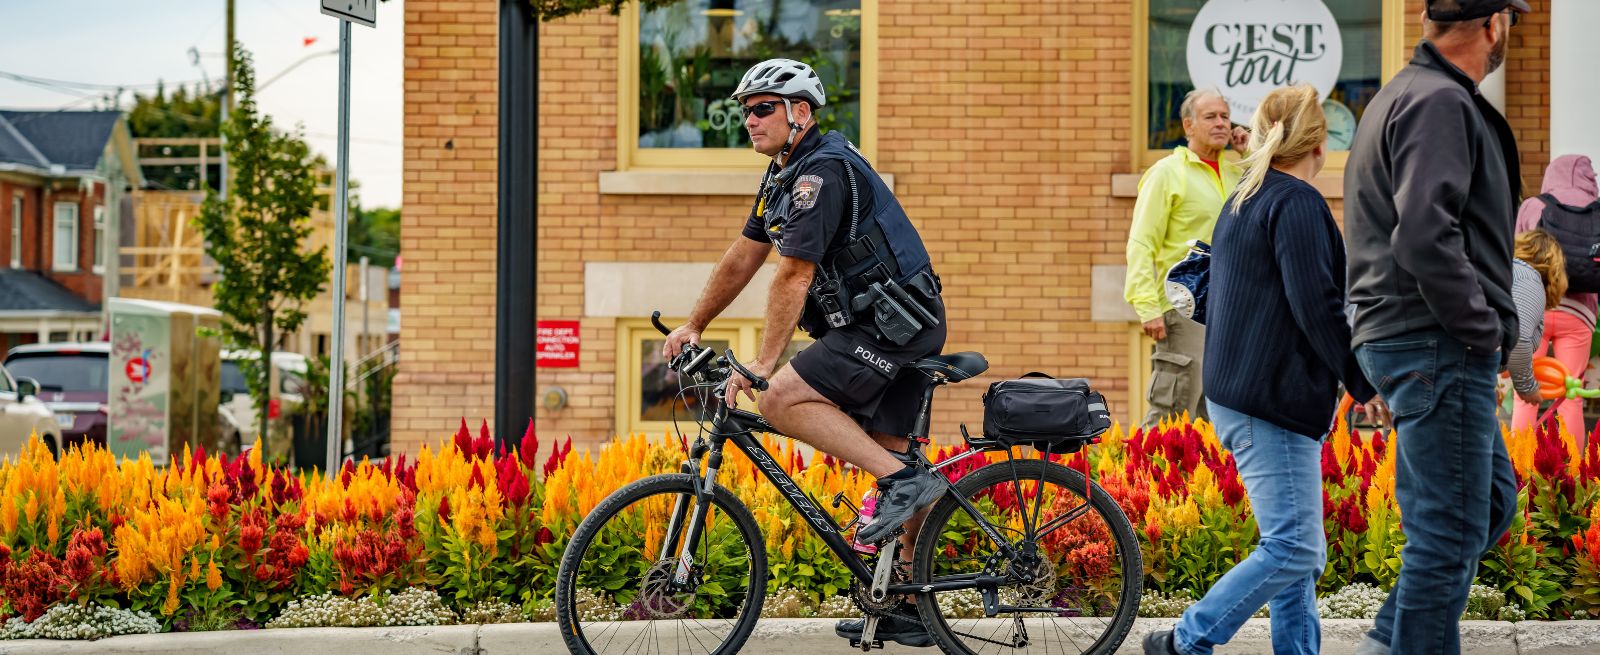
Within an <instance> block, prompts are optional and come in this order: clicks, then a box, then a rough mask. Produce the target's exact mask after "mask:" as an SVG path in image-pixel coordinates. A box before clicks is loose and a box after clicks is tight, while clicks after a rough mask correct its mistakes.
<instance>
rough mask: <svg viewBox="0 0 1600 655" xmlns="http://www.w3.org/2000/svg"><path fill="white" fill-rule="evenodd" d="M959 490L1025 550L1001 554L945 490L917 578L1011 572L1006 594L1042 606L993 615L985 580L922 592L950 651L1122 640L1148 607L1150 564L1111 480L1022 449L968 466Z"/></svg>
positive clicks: (1107, 646)
mask: <svg viewBox="0 0 1600 655" xmlns="http://www.w3.org/2000/svg"><path fill="white" fill-rule="evenodd" d="M1091 489H1092V491H1091ZM956 491H957V492H958V493H960V494H961V496H962V497H963V498H966V499H967V500H968V501H969V502H971V503H972V504H973V506H975V507H976V508H977V509H978V511H979V513H980V514H981V515H982V516H983V518H984V519H986V520H987V521H988V522H989V523H991V524H992V525H994V526H995V527H996V528H997V529H998V530H999V532H1000V534H1001V536H1002V537H1003V538H1004V539H1006V540H1007V541H1009V542H1010V543H1011V545H1012V547H1013V548H1015V549H1017V550H1018V551H1019V552H1020V553H1023V554H1024V556H1023V557H1022V558H1018V559H1012V558H1007V557H1006V556H1005V555H1003V554H1002V552H1001V550H1000V549H999V547H998V545H997V544H996V543H994V541H993V540H991V539H990V538H989V537H988V536H987V535H986V534H985V533H984V532H983V531H982V530H981V529H980V528H979V526H978V523H977V522H976V521H975V520H974V519H973V517H972V515H971V514H969V513H968V512H967V511H966V510H964V509H963V508H962V507H961V505H960V504H959V503H957V502H956V500H955V498H953V497H950V496H946V497H945V498H943V499H941V500H940V501H939V502H938V503H937V504H935V505H934V508H933V510H932V512H930V513H929V515H928V518H927V522H926V523H925V524H924V526H923V528H922V531H921V533H920V534H919V535H918V537H917V550H916V558H915V564H914V567H915V571H914V575H913V580H914V582H916V583H919V584H920V583H924V582H938V581H941V580H958V579H963V578H971V577H974V576H978V575H990V576H1003V577H1005V578H1006V579H1007V583H1005V584H1003V585H1000V586H999V588H998V592H997V594H996V595H997V601H998V603H997V605H1000V606H1010V607H1016V608H1030V609H1033V610H1034V611H1028V612H1022V611H1002V612H1000V613H998V614H996V615H995V616H993V617H988V616H986V613H985V610H984V603H983V599H982V595H981V594H980V592H978V591H976V590H959V591H945V592H935V593H926V594H922V595H921V597H920V598H919V599H918V602H917V606H918V611H919V613H920V614H921V616H922V620H923V623H924V624H926V625H927V626H928V629H929V632H931V633H932V634H933V635H934V638H935V639H937V640H938V641H939V645H940V647H941V648H942V649H943V650H944V651H945V652H946V653H950V654H952V655H975V654H977V653H1058V652H1060V653H1095V654H1100V653H1111V652H1113V651H1115V650H1116V649H1117V646H1118V645H1120V644H1121V643H1122V640H1123V639H1124V638H1126V637H1127V634H1128V630H1129V628H1131V627H1132V626H1133V620H1134V617H1135V616H1136V615H1137V614H1138V610H1139V593H1140V588H1141V586H1142V584H1143V577H1144V568H1143V566H1144V565H1143V561H1142V558H1141V556H1140V554H1139V542H1138V540H1137V538H1135V536H1134V534H1133V528H1132V526H1130V525H1129V524H1128V519H1127V517H1126V516H1125V515H1123V513H1122V509H1121V508H1120V507H1119V506H1118V505H1117V503H1116V501H1114V500H1113V499H1112V498H1111V496H1110V495H1109V494H1107V493H1106V492H1105V490H1104V489H1101V488H1100V486H1099V485H1093V486H1092V487H1091V486H1090V485H1089V484H1088V481H1087V480H1086V479H1085V478H1084V476H1083V474H1082V473H1079V472H1078V471H1076V470H1073V469H1070V468H1067V467H1065V466H1061V465H1059V464H1053V463H1047V462H1044V461H1041V460H1036V459H1016V460H1012V461H1009V462H998V463H995V464H991V465H989V466H986V467H983V468H981V469H978V470H977V471H974V472H972V473H970V474H968V475H967V476H966V477H963V478H962V479H961V480H960V481H958V482H957V483H956ZM1028 553H1033V554H1034V556H1033V557H1032V558H1031V559H1029V557H1028V556H1027V554H1028Z"/></svg>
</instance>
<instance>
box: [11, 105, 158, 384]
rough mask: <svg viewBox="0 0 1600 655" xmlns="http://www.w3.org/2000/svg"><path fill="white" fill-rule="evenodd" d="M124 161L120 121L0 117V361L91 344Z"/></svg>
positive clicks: (112, 269)
mask: <svg viewBox="0 0 1600 655" xmlns="http://www.w3.org/2000/svg"><path fill="white" fill-rule="evenodd" d="M134 162H135V156H134V150H133V147H132V142H131V141H130V140H129V137H128V128H127V124H126V123H125V122H124V121H123V119H122V114H121V112H116V111H14V110H0V220H3V221H4V222H3V223H0V354H3V353H4V352H5V351H6V350H7V349H9V348H11V347H13V346H18V345H22V344H29V343H38V342H57V341H78V340H84V341H90V340H94V339H97V338H99V336H100V334H101V333H102V332H103V326H102V324H101V320H100V304H101V301H102V300H103V299H104V298H105V297H107V296H108V295H110V293H111V292H112V288H111V285H110V284H108V280H109V279H113V278H114V277H115V274H116V269H117V262H116V258H115V252H116V250H115V247H116V246H115V244H116V243H117V235H118V232H119V230H118V228H119V226H120V223H121V219H122V217H123V216H125V215H127V214H128V213H129V211H128V207H129V203H128V202H127V198H128V194H127V191H128V190H129V189H130V188H132V187H136V186H138V185H140V184H143V178H142V177H141V176H140V173H139V169H138V166H136V165H135V164H134Z"/></svg>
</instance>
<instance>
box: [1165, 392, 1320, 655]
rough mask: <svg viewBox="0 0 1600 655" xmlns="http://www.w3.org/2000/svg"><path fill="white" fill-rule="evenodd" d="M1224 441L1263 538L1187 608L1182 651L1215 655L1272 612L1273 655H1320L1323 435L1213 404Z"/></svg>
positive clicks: (1180, 632) (1178, 632) (1177, 632)
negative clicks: (1258, 616)
mask: <svg viewBox="0 0 1600 655" xmlns="http://www.w3.org/2000/svg"><path fill="white" fill-rule="evenodd" d="M1206 404H1207V407H1208V408H1209V409H1210V411H1211V419H1212V420H1213V421H1215V422H1216V427H1217V438H1218V439H1219V440H1220V441H1221V442H1222V447H1223V448H1226V449H1228V451H1229V452H1232V453H1233V459H1234V461H1235V462H1237V463H1238V467H1239V478H1240V479H1241V480H1242V481H1243V482H1244V490H1245V493H1247V494H1249V496H1250V507H1251V509H1253V510H1254V511H1255V515H1256V525H1257V526H1258V527H1259V528H1260V530H1261V540H1260V542H1259V543H1258V544H1257V546H1256V549H1255V550H1254V551H1252V552H1251V553H1250V556H1249V557H1246V558H1245V559H1244V561H1242V562H1239V563H1238V564H1237V565H1235V566H1234V567H1233V568H1232V569H1230V570H1229V571H1228V573H1227V574H1226V575H1223V576H1222V578H1221V579H1220V580H1217V583H1216V584H1215V585H1213V586H1212V587H1211V591H1209V592H1207V593H1206V595H1205V597H1204V598H1201V599H1200V601H1199V602H1197V603H1195V604H1194V605H1191V606H1189V609H1187V610H1184V612H1183V618H1181V619H1179V620H1178V625H1177V627H1176V628H1174V629H1173V633H1172V635H1173V642H1174V644H1175V645H1176V646H1177V647H1178V650H1179V651H1181V652H1184V653H1189V654H1190V655H1207V654H1208V653H1210V652H1211V649H1212V648H1213V647H1214V646H1217V645H1219V644H1225V643H1228V640H1229V639H1231V638H1233V634H1234V633H1235V632H1238V630H1239V626H1242V625H1244V622H1245V620H1246V619H1249V618H1250V617H1251V615H1253V614H1255V613H1256V610H1259V609H1261V606H1262V605H1267V606H1269V608H1270V609H1271V611H1272V652H1274V653H1279V654H1282V653H1316V652H1317V651H1318V649H1319V648H1321V646H1322V626H1321V625H1320V624H1319V623H1318V621H1317V579H1318V578H1320V577H1322V567H1323V565H1324V564H1326V563H1327V550H1328V540H1327V536H1326V535H1325V534H1324V533H1323V528H1322V437H1323V435H1306V434H1299V433H1296V432H1292V431H1289V430H1285V429H1283V428H1281V427H1278V426H1276V425H1273V424H1272V423H1269V422H1267V421H1265V420H1262V419H1259V418H1255V417H1253V416H1249V415H1247V414H1242V413H1239V412H1236V411H1233V410H1231V409H1228V408H1227V407H1223V406H1222V405H1218V404H1216V403H1213V402H1210V401H1206Z"/></svg>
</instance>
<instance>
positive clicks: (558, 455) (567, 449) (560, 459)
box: [544, 436, 572, 478]
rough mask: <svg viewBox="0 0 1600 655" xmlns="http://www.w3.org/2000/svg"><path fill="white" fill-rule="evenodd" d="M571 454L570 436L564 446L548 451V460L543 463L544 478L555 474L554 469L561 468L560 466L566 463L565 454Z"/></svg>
mask: <svg viewBox="0 0 1600 655" xmlns="http://www.w3.org/2000/svg"><path fill="white" fill-rule="evenodd" d="M571 452H572V437H571V436H568V437H567V442H566V444H564V445H559V446H556V447H554V448H552V449H550V459H548V460H546V461H545V463H544V477H547V478H548V477H550V475H551V474H552V473H555V472H556V469H558V468H561V465H562V464H563V463H565V462H566V461H567V454H568V453H571Z"/></svg>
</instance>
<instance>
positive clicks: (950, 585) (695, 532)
mask: <svg viewBox="0 0 1600 655" xmlns="http://www.w3.org/2000/svg"><path fill="white" fill-rule="evenodd" d="M931 392H932V390H931V389H930V390H929V394H930V395H931ZM717 413H718V418H717V420H716V421H715V422H714V424H713V425H714V428H713V430H712V433H711V443H710V445H709V446H706V445H705V444H704V443H703V442H701V441H696V443H695V446H694V447H693V448H692V449H691V450H690V453H689V459H687V460H685V461H684V465H683V470H684V472H685V473H688V474H689V475H696V476H697V477H699V480H700V483H698V484H696V485H695V500H696V503H695V510H694V516H693V517H691V518H690V520H689V522H688V523H687V527H688V534H687V535H684V536H685V537H686V538H685V539H684V540H683V542H682V549H681V551H680V552H679V554H678V556H677V559H678V566H677V570H676V572H675V575H674V576H673V581H674V582H676V583H677V584H685V583H687V582H688V578H689V571H690V568H691V567H692V566H693V563H694V558H693V552H694V548H695V547H696V546H697V545H698V542H699V537H700V534H699V532H700V529H701V527H702V526H704V525H705V512H706V507H707V506H708V505H709V503H710V499H711V492H712V489H713V488H714V485H715V483H716V476H717V470H718V468H720V467H721V465H722V448H723V445H724V444H725V443H726V442H728V441H732V442H733V444H734V446H736V447H738V448H739V450H741V451H743V452H744V454H745V456H746V457H749V458H750V461H752V462H754V463H755V465H756V468H757V469H759V470H760V471H761V473H762V474H763V475H765V476H766V477H767V480H768V481H769V482H771V483H772V485H773V486H774V487H776V488H777V489H778V491H779V492H780V493H782V494H783V497H784V498H785V499H787V500H788V501H789V505H790V506H791V507H793V508H794V510H795V512H796V513H798V514H799V515H800V516H801V517H803V518H804V519H805V521H806V524H807V525H809V526H811V530H812V532H815V533H816V534H817V536H818V537H820V538H821V539H822V541H823V543H825V544H827V546H828V549H829V550H831V551H833V554H834V556H835V557H838V558H839V560H840V561H842V562H844V564H845V566H846V567H847V568H848V569H850V573H851V575H853V576H855V578H856V579H857V580H859V581H861V582H863V583H866V584H871V582H872V580H873V570H872V569H871V568H869V567H868V566H867V563H866V562H864V561H862V559H861V557H860V555H858V554H857V553H856V552H855V550H854V549H852V548H851V547H850V544H849V543H848V542H847V541H846V540H845V538H844V536H843V535H841V534H840V531H841V529H842V528H840V526H839V525H838V524H837V523H835V522H834V520H833V516H832V515H830V514H828V513H827V512H825V511H823V510H822V508H821V507H819V506H818V503H817V502H815V499H813V498H812V497H810V496H809V495H807V494H806V493H805V492H804V491H802V490H801V489H800V486H799V485H797V484H795V482H794V480H793V479H791V478H790V477H789V475H788V474H787V473H785V472H784V470H783V466H782V465H780V464H779V463H778V462H777V461H775V460H773V458H772V456H771V455H770V454H769V453H768V452H767V450H766V448H764V447H763V446H762V445H761V443H760V442H758V441H756V438H755V436H754V435H753V433H754V432H767V433H771V434H776V435H780V436H781V435H783V433H782V432H780V431H778V429H777V428H775V427H773V426H772V424H771V423H768V422H767V420H766V419H765V418H763V417H762V416H760V415H759V414H755V413H752V412H748V411H744V410H740V409H730V408H719V409H718V410H717ZM911 444H912V445H911V448H912V452H913V453H914V454H916V456H917V458H918V460H919V461H922V462H923V463H924V464H926V463H927V462H926V460H925V459H923V458H922V455H921V453H920V451H919V450H918V448H919V444H918V442H917V440H915V439H913V440H911ZM981 452H983V451H981V450H971V451H968V452H967V453H964V454H962V455H960V456H958V457H955V458H951V459H950V460H947V461H945V462H941V463H940V464H939V466H936V467H933V468H935V470H937V469H938V468H942V467H944V466H948V465H950V464H952V463H955V462H957V461H960V460H962V459H965V458H967V457H970V456H972V455H976V454H979V453H981ZM708 453H709V455H710V459H709V461H708V462H707V468H706V473H705V475H704V476H698V472H699V470H700V466H699V462H700V459H701V458H703V457H705V456H706V455H707V454H708ZM944 483H945V485H947V487H948V489H947V491H946V493H947V494H949V495H951V496H952V497H954V498H955V499H956V501H957V502H958V503H960V505H961V507H962V508H963V509H964V510H965V511H966V512H967V513H968V514H969V515H971V516H972V518H973V519H974V521H975V522H976V523H977V525H978V527H979V528H980V529H982V530H983V532H984V534H986V535H987V536H988V537H989V539H990V540H992V541H993V542H994V543H995V544H996V545H997V547H998V548H999V550H1000V552H1001V554H1003V555H1004V556H1005V557H1007V558H1012V557H1015V556H1016V554H1017V553H1016V551H1015V549H1013V548H1012V546H1011V542H1010V541H1009V540H1007V539H1006V538H1005V537H1004V536H1003V535H1001V533H1000V531H999V530H998V529H996V528H995V527H994V525H993V524H991V523H990V522H989V521H988V520H987V519H985V518H984V517H983V515H982V514H981V513H980V512H979V511H978V509H977V508H976V507H974V506H973V505H972V503H971V502H969V501H968V500H967V499H966V498H964V497H962V496H961V494H959V493H956V491H955V484H954V483H952V482H950V481H949V479H947V478H946V479H945V480H944ZM684 502H685V497H682V496H680V497H679V498H678V502H677V504H676V505H675V506H674V508H673V512H672V518H671V521H670V522H669V523H668V526H667V533H666V534H667V537H666V540H665V541H664V543H663V546H662V553H661V559H665V558H667V557H668V556H670V553H671V550H672V547H673V545H674V544H675V543H676V542H678V538H677V531H678V528H679V526H680V525H681V524H682V519H683V514H684V512H685V508H684ZM1006 581H1007V579H1006V578H1005V577H1004V576H990V575H975V574H967V575H960V576H951V577H949V578H947V579H940V580H936V581H929V582H927V583H924V584H891V585H889V586H888V593H890V594H916V593H928V592H936V591H953V590H958V589H979V588H985V587H987V588H994V587H998V586H999V585H1001V584H1003V583H1005V582H1006Z"/></svg>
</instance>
